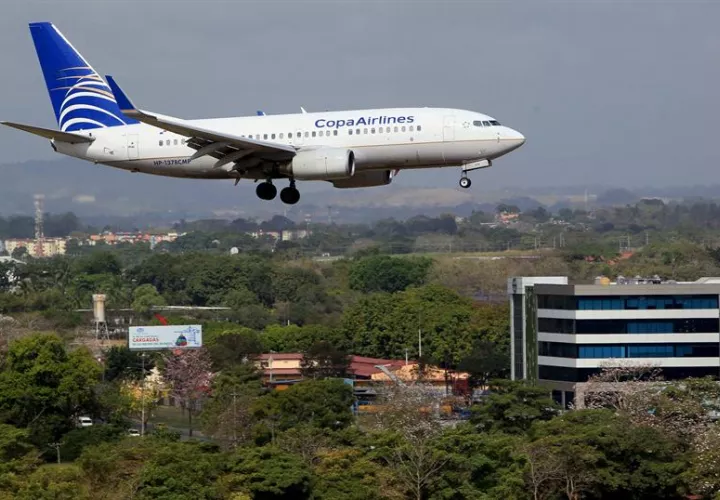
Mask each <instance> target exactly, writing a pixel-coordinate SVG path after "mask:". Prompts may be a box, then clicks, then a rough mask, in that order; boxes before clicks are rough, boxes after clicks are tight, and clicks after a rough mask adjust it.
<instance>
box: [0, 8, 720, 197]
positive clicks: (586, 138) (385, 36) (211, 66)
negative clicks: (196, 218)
mask: <svg viewBox="0 0 720 500" xmlns="http://www.w3.org/2000/svg"><path fill="white" fill-rule="evenodd" d="M2 7H3V8H2V15H0V67H1V68H3V70H2V73H1V74H2V77H1V78H0V96H1V97H0V119H6V120H14V121H21V122H27V123H31V124H36V125H41V126H47V127H55V126H56V124H55V122H54V116H53V113H52V109H51V106H50V102H49V98H48V95H47V92H46V89H45V86H44V83H43V80H42V75H41V72H40V68H39V65H38V62H37V58H36V56H35V51H34V48H33V45H32V41H31V38H30V35H29V31H28V27H27V23H28V22H31V21H52V22H54V23H55V24H56V25H57V26H58V27H59V28H60V30H61V31H62V32H63V33H64V34H65V35H66V36H67V37H68V39H69V40H70V41H71V42H72V43H73V44H74V45H75V47H76V48H78V50H80V51H81V52H82V53H83V55H84V56H85V57H86V59H88V61H89V62H90V64H92V65H93V66H94V67H95V69H96V70H97V71H98V72H99V73H101V74H108V73H109V74H113V75H114V76H116V77H117V78H118V80H119V82H121V84H122V85H123V88H124V89H125V90H126V91H127V92H128V93H129V94H130V95H131V97H132V98H133V100H134V101H135V102H136V103H137V104H138V105H139V106H141V107H143V108H146V109H151V110H154V111H158V112H162V113H165V114H170V115H175V116H180V117H183V118H200V117H216V116H236V115H244V114H254V113H255V110H257V109H263V110H265V111H266V112H267V113H271V114H272V113H288V112H296V111H299V107H300V106H304V107H305V108H306V109H307V110H338V109H356V108H380V107H390V106H442V107H458V108H465V109H472V110H476V111H480V112H484V113H487V114H490V115H492V116H494V117H495V118H497V119H498V120H500V122H502V123H503V124H506V125H508V126H510V127H513V128H516V129H517V130H520V131H521V132H522V133H524V134H525V136H526V137H527V143H526V144H525V145H524V146H523V147H522V148H521V149H519V150H518V151H515V152H513V153H511V154H510V155H508V156H507V157H505V158H501V159H500V160H498V161H497V162H496V163H495V165H494V167H493V168H492V169H489V170H487V171H479V172H475V173H473V174H472V178H473V180H475V182H476V183H478V184H480V183H484V184H486V183H492V184H497V185H503V186H508V185H512V184H519V185H522V186H528V185H532V184H540V185H552V184H582V183H603V184H622V183H623V179H625V180H627V182H628V184H629V185H635V186H637V185H668V184H682V185H688V184H707V183H714V182H720V168H718V167H720V162H719V161H718V160H720V148H719V147H718V143H719V142H720V137H719V133H720V98H719V97H720V96H719V93H720V30H718V29H717V25H718V20H720V2H719V1H717V0H708V1H691V0H678V1H654V2H653V1H603V0H596V1H585V0H574V1H542V0H532V1H531V0H527V1H520V0H505V1H496V2H491V1H480V0H476V1H464V2H456V1H448V0H442V1H440V0H438V1H433V2H429V1H420V0H415V1H382V2H380V1H369V0H365V1H362V2H346V1H340V0H332V1H317V2H307V1H300V0H293V1H283V2H280V1H272V0H263V1H257V2H251V1H229V0H228V1H214V0H202V1H200V0H194V1H183V0H180V1H162V0H142V1H139V0H136V1H128V0H122V1H118V0H115V1H110V0H86V1H64V0H48V1H32V0H2ZM0 150H2V152H3V158H2V159H0V163H8V162H14V161H18V160H22V159H46V158H52V157H53V153H52V151H51V150H50V147H49V145H48V144H47V143H46V142H44V141H43V140H42V139H39V138H34V137H32V136H29V135H26V134H23V133H21V132H18V131H14V130H11V129H4V128H3V129H1V130H0ZM458 177H459V172H458V171H457V170H456V169H446V170H433V171H425V172H414V173H411V174H410V175H405V174H404V177H403V176H401V177H399V178H398V181H397V182H398V183H401V182H402V183H408V184H417V183H423V184H426V183H427V184H430V183H433V184H437V185H442V186H443V187H451V186H455V185H456V182H457V179H458ZM1 178H2V177H1V170H0V179H1ZM0 182H1V181H0ZM200 182H202V181H200ZM475 185H477V184H475Z"/></svg>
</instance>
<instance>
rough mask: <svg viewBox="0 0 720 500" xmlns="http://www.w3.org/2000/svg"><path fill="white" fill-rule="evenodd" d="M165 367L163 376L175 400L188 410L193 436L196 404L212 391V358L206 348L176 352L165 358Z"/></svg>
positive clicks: (189, 424)
mask: <svg viewBox="0 0 720 500" xmlns="http://www.w3.org/2000/svg"><path fill="white" fill-rule="evenodd" d="M164 365H165V369H164V372H163V376H164V378H165V381H166V382H167V383H168V385H170V388H171V394H172V396H173V398H175V399H177V400H179V401H180V404H181V405H182V406H183V407H184V408H187V410H188V426H189V428H190V436H192V434H193V422H192V415H193V409H194V408H195V403H196V402H197V401H198V400H200V399H202V398H203V396H205V395H206V394H207V393H208V391H209V389H210V381H211V379H212V372H211V371H210V369H211V362H210V357H209V356H208V353H207V351H206V350H205V349H204V348H200V349H188V350H175V351H172V352H171V353H169V354H168V355H167V356H166V357H165V363H164Z"/></svg>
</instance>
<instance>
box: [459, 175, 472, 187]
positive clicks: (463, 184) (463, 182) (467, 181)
mask: <svg viewBox="0 0 720 500" xmlns="http://www.w3.org/2000/svg"><path fill="white" fill-rule="evenodd" d="M471 185H472V181H470V179H468V178H467V177H460V187H461V188H464V189H467V188H469V187H470V186H471Z"/></svg>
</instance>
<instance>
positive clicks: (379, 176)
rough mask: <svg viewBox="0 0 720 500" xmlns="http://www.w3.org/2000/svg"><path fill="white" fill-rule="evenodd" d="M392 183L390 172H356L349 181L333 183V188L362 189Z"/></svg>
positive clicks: (341, 180)
mask: <svg viewBox="0 0 720 500" xmlns="http://www.w3.org/2000/svg"><path fill="white" fill-rule="evenodd" d="M391 182H392V172H391V171H390V170H367V171H365V172H362V171H361V172H357V173H356V174H355V175H353V176H352V177H351V178H350V179H340V180H337V181H333V186H335V187H336V188H339V189H347V188H363V187H373V186H386V185H388V184H390V183H391Z"/></svg>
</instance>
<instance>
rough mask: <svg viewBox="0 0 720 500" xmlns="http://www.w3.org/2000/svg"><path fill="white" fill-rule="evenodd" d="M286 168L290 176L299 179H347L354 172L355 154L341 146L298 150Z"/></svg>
mask: <svg viewBox="0 0 720 500" xmlns="http://www.w3.org/2000/svg"><path fill="white" fill-rule="evenodd" d="M288 169H289V174H290V176H291V177H293V178H295V179H297V180H300V181H329V180H334V179H349V178H351V177H352V176H353V174H355V154H354V153H353V152H352V151H351V150H349V149H342V148H321V149H312V150H309V151H300V152H299V153H298V154H297V155H295V158H293V159H292V162H290V165H289V166H288Z"/></svg>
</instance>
